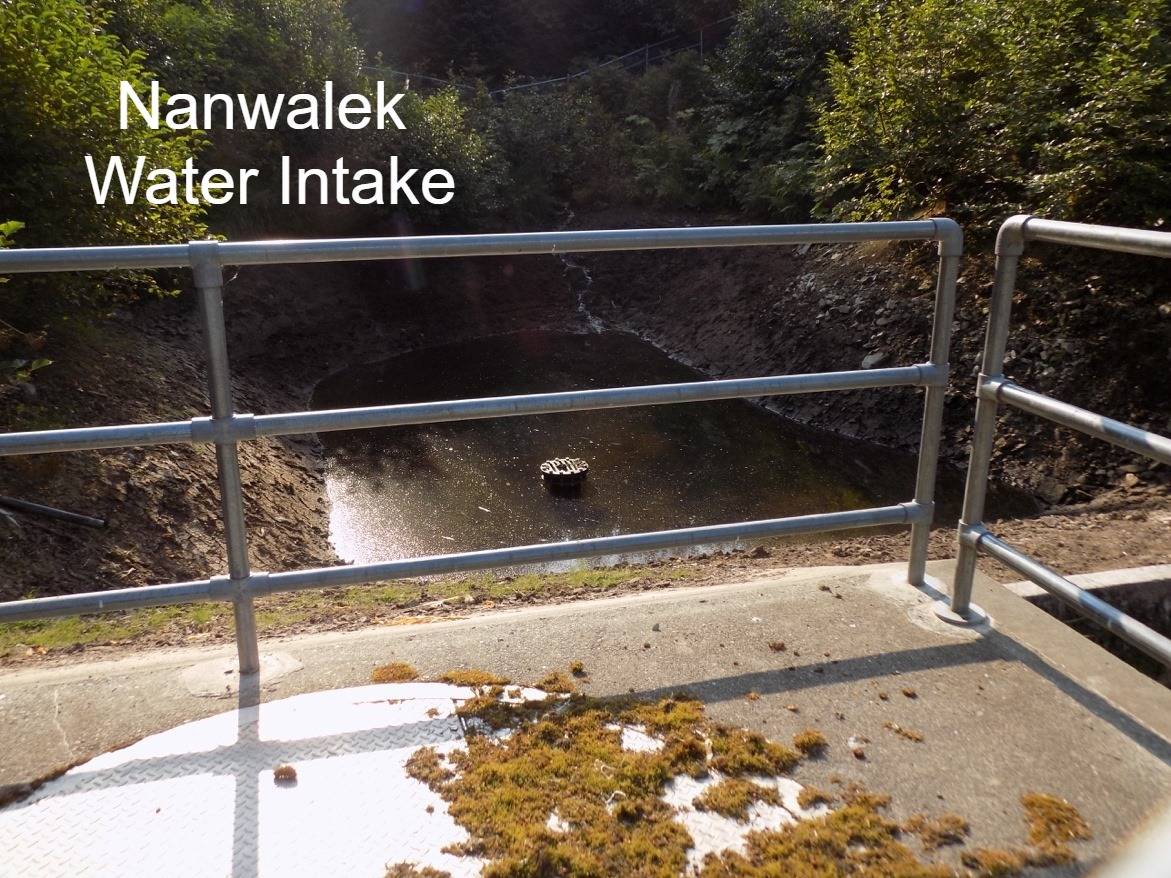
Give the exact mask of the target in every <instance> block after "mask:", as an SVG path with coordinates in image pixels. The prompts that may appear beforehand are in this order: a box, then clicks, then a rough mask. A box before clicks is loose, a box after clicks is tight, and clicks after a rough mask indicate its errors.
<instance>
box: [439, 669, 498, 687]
mask: <svg viewBox="0 0 1171 878" xmlns="http://www.w3.org/2000/svg"><path fill="white" fill-rule="evenodd" d="M439 680H440V682H442V683H450V684H451V685H453V686H470V687H472V688H473V689H478V688H481V687H483V686H507V685H508V684H509V683H511V682H512V681H511V680H509V679H508V678H507V677H502V676H500V675H499V674H493V673H492V672H491V671H481V670H479V669H478V668H456V669H455V670H452V671H447V672H446V673H443V674H440V676H439Z"/></svg>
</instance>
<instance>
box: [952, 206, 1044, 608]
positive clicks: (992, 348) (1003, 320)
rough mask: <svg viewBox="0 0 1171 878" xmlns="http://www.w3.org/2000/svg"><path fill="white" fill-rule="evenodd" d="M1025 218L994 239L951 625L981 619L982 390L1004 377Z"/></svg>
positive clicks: (986, 432) (990, 413)
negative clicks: (976, 593) (976, 604)
mask: <svg viewBox="0 0 1171 878" xmlns="http://www.w3.org/2000/svg"><path fill="white" fill-rule="evenodd" d="M1027 219H1028V218H1027V217H1013V218H1012V219H1010V220H1008V221H1007V222H1006V223H1005V224H1004V225H1003V226H1002V227H1001V229H1000V233H999V234H998V235H997V237H996V277H995V282H994V283H993V286H992V301H991V302H990V303H989V308H988V330H987V333H986V335H985V338H984V356H983V359H982V360H981V363H980V377H979V379H978V380H977V382H976V422H975V427H974V428H973V431H972V452H971V457H970V459H969V461H968V476H967V482H966V484H965V486H964V508H963V513H962V514H961V516H960V526H959V554H958V556H957V558H956V570H955V580H954V584H953V585H952V592H951V606H950V616H948V617H947V618H949V620H950V621H970V620H971V619H972V618H975V617H978V616H981V615H982V614H980V613H973V612H972V609H971V603H972V582H973V579H974V577H975V575H976V554H977V542H978V539H979V533H978V529H979V528H981V527H982V526H983V523H984V500H985V498H986V497H987V494H988V470H989V467H990V465H991V463H992V445H993V443H994V442H995V440H996V410H997V404H996V399H995V397H992V396H989V395H987V394H986V393H984V392H983V391H984V386H985V385H986V384H987V383H988V382H989V381H990V380H993V379H999V378H1001V377H1003V374H1004V351H1005V348H1006V347H1007V345H1008V331H1009V320H1010V318H1011V316H1012V294H1013V291H1014V290H1015V289H1016V275H1017V264H1018V263H1019V262H1020V258H1021V253H1023V252H1024V225H1025V222H1026V221H1027Z"/></svg>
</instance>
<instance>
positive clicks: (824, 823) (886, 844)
mask: <svg viewBox="0 0 1171 878" xmlns="http://www.w3.org/2000/svg"><path fill="white" fill-rule="evenodd" d="M878 801H881V798H880V797H873V798H870V797H865V796H861V795H860V796H859V797H858V798H857V800H856V801H855V802H853V803H850V804H846V805H845V806H843V807H841V808H839V809H838V810H836V811H831V812H830V813H829V814H826V815H824V816H822V817H814V818H810V819H808V820H800V821H798V822H797V823H794V824H791V825H789V826H785V827H783V828H781V829H778V830H766V831H762V832H752V833H749V835H748V838H747V841H746V847H747V850H746V851H745V853H743V854H738V853H734V852H730V851H726V852H724V853H722V854H708V856H707V857H705V858H704V862H703V868H702V870H701V872H700V876H701V878H773V876H782V875H783V876H786V878H831V876H844V875H852V876H865V878H951V876H952V874H953V873H952V870H951V869H949V868H946V867H944V866H939V865H934V864H930V863H923V862H920V860H919V859H918V858H917V857H916V856H915V854H914V852H913V851H912V850H911V849H910V848H908V847H907V846H906V845H904V844H903V843H901V842H900V841H899V840H898V835H899V827H898V825H897V824H896V823H894V822H893V821H891V820H888V819H887V818H886V817H884V816H883V815H882V814H880V813H879V806H877V805H876V804H875V803H876V802H878Z"/></svg>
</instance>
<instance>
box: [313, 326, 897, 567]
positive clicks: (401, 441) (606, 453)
mask: <svg viewBox="0 0 1171 878" xmlns="http://www.w3.org/2000/svg"><path fill="white" fill-rule="evenodd" d="M706 377H707V376H705V375H703V374H702V373H700V372H697V371H696V370H694V369H692V368H690V367H688V366H685V365H683V364H681V363H678V362H676V361H674V360H672V359H671V358H670V357H668V356H667V355H666V354H664V353H663V352H662V351H660V350H659V349H658V348H656V347H654V346H653V345H651V344H649V343H648V342H646V341H644V340H642V339H640V338H638V337H637V336H634V335H630V334H626V333H619V332H603V333H588V334H574V333H564V332H546V331H527V332H520V333H514V334H508V335H499V336H493V337H489V338H480V339H475V340H473V341H468V342H460V343H456V344H450V345H444V346H441V347H433V348H427V349H423V350H419V351H414V352H411V353H407V354H403V355H400V356H397V357H393V358H391V359H388V360H384V361H382V362H379V363H374V364H364V365H361V366H354V367H351V368H348V369H346V370H344V371H341V372H338V373H335V374H333V375H331V376H329V377H328V378H326V379H325V380H323V381H322V382H321V383H320V384H319V385H318V387H317V389H316V391H315V393H314V398H313V406H314V408H318V409H324V408H341V407H348V406H371V405H386V404H393V403H405V402H427V401H433V400H442V399H466V398H474V397H485V396H501V395H509V394H520V393H544V392H552V391H561V390H578V389H581V390H585V389H593V388H604V387H619V386H631V385H638V384H660V383H669V382H679V381H696V380H703V379H704V378H706ZM879 392H890V391H879ZM894 392H903V393H908V392H913V391H909V390H899V391H894ZM321 440H322V442H323V443H324V446H325V451H326V487H327V491H328V494H329V498H330V503H331V511H330V534H331V539H332V541H333V544H334V548H335V549H336V551H337V552H338V554H339V555H340V556H341V557H342V558H343V559H345V560H346V561H352V562H355V563H370V562H375V561H383V560H390V559H394V558H403V557H410V556H417V555H428V554H438V553H446V552H455V551H471V550H475V549H486V548H495V547H500V546H508V545H521V544H529V543H540V542H553V541H560V540H569V539H581V538H586V537H593V536H608V535H612V534H618V533H632V532H639V531H650V530H660V529H665V528H677V527H691V526H698V525H706V524H720V523H724V522H731V521H737V520H745V519H758V518H774V517H781V516H790V515H804V514H809V513H814V512H831V511H837V510H844V509H853V508H860V507H864V506H874V505H885V504H888V503H897V502H901V501H904V500H909V499H910V498H911V496H912V494H913V489H914V469H915V463H914V458H913V457H912V456H911V455H906V454H902V453H898V452H893V451H890V450H886V449H881V448H878V447H876V446H871V445H866V444H865V443H859V442H857V441H854V440H849V439H845V438H843V437H838V436H834V435H832V434H827V433H824V432H820V431H816V430H812V429H808V428H804V427H802V426H800V425H798V424H796V423H794V422H792V421H788V420H786V419H784V418H781V417H779V416H777V415H775V414H773V413H771V412H768V411H766V410H764V409H763V408H761V407H760V406H758V405H754V404H753V403H751V402H748V401H745V400H728V401H720V402H705V403H688V404H679V405H663V406H650V407H641V408H628V409H610V410H602V411H590V412H569V413H562V414H553V415H538V416H532V417H510V418H496V419H492V420H482V421H463V422H456V423H448V424H426V425H420V426H411V427H395V428H388V429H381V430H366V431H354V432H341V433H327V434H322V436H321ZM555 457H577V458H582V459H584V460H586V461H587V462H588V463H589V477H588V479H586V480H585V483H584V485H583V487H582V488H581V490H580V491H578V492H575V493H573V494H572V495H558V494H556V493H553V492H550V491H549V490H547V489H546V487H545V486H544V485H542V481H541V474H540V471H539V467H540V465H541V463H542V462H543V461H545V460H548V459H550V458H555ZM707 548H709V549H710V548H714V547H707ZM667 554H679V550H674V551H672V552H670V553H667ZM642 557H645V556H642ZM618 560H637V559H635V558H622V559H619V558H613V557H611V558H603V559H597V560H596V562H595V563H613V562H615V561H618ZM570 563H580V562H570Z"/></svg>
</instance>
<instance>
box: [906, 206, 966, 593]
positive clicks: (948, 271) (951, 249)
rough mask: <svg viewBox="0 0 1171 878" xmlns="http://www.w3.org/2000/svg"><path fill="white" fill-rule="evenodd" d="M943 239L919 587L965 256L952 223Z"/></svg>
mask: <svg viewBox="0 0 1171 878" xmlns="http://www.w3.org/2000/svg"><path fill="white" fill-rule="evenodd" d="M936 222H937V223H941V224H942V223H946V224H947V225H946V232H947V233H946V234H943V235H942V236H941V237H940V239H939V275H938V278H937V279H936V285H935V318H934V321H933V324H932V329H931V353H930V355H929V356H928V362H929V364H930V365H931V366H933V367H935V370H936V371H937V372H938V373H940V374H941V375H942V378H941V380H940V382H939V383H937V384H932V385H930V386H928V387H927V390H926V393H925V395H924V399H923V429H922V433H921V434H920V437H919V466H918V471H917V473H916V476H915V503H916V504H918V505H919V506H920V507H922V508H923V509H926V510H927V512H928V514H927V515H926V516H923V517H922V518H920V519H918V520H917V521H915V523H914V524H912V525H911V553H910V560H909V561H908V563H907V581H908V582H909V583H910V584H911V585H914V586H916V587H918V586H922V585H924V584H925V581H926V575H927V549H928V543H929V541H930V539H931V523H932V521H933V520H934V517H935V516H934V510H935V476H936V471H937V469H938V465H939V446H940V443H941V442H942V440H943V406H944V402H945V401H946V400H947V376H948V370H949V355H950V350H951V324H952V320H953V319H954V317H955V301H956V277H957V275H958V274H959V267H960V257H961V256H962V255H963V249H964V248H963V234H962V232H961V231H960V229H959V226H957V225H956V224H955V223H953V222H952V221H951V220H936Z"/></svg>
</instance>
